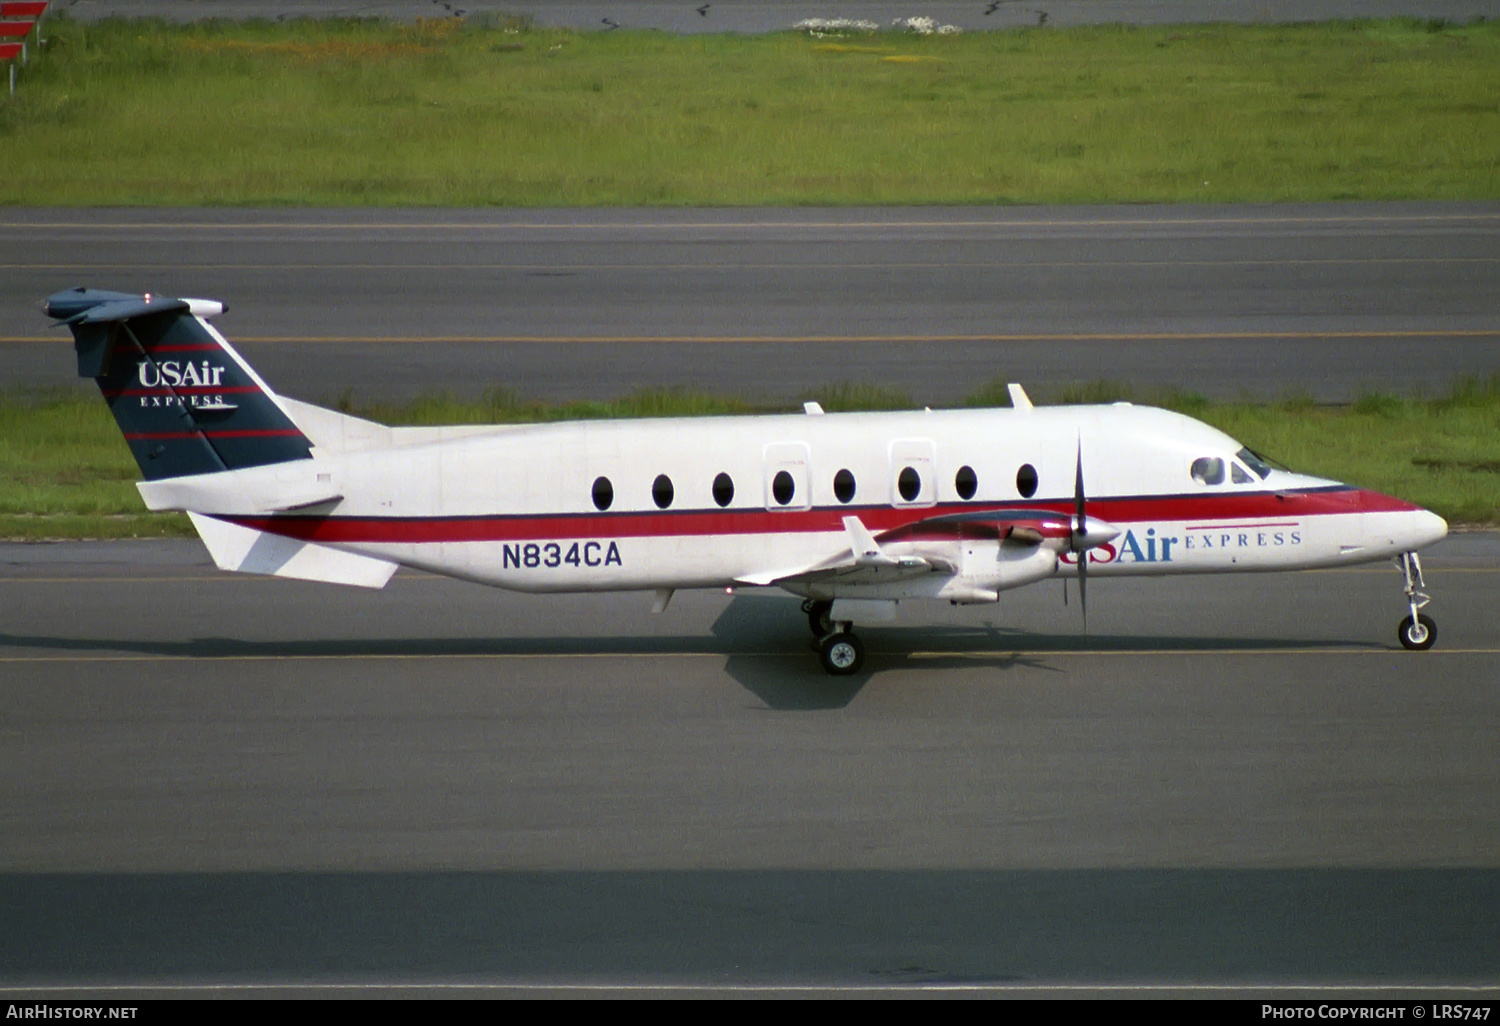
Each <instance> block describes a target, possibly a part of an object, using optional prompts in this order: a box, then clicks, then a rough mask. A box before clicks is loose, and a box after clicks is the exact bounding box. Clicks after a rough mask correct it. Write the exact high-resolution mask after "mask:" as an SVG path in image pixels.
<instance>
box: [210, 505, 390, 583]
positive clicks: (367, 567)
mask: <svg viewBox="0 0 1500 1026" xmlns="http://www.w3.org/2000/svg"><path fill="white" fill-rule="evenodd" d="M188 517H189V518H190V519H191V520H192V521H193V527H194V529H196V530H197V532H198V536H199V537H200V538H202V539H203V544H204V545H205V546H207V547H208V554H209V555H210V556H212V557H213V559H214V563H215V564H217V566H218V567H219V569H220V570H230V571H234V572H236V573H242V574H269V575H271V576H273V577H290V578H294V579H296V580H302V581H324V582H327V583H328V584H349V585H353V586H355V587H358V588H384V587H385V584H386V582H387V581H389V580H390V579H391V575H392V574H394V573H395V572H396V564H395V563H389V562H387V561H385V560H383V559H375V558H374V557H372V556H361V555H357V554H356V553H353V552H343V551H340V550H339V549H330V548H328V547H327V546H326V545H316V544H313V543H312V542H304V541H299V540H298V539H296V538H284V537H282V536H281V535H279V534H268V533H267V532H265V531H257V530H255V529H253V528H249V527H241V526H240V525H238V524H231V523H227V522H225V521H223V520H219V519H216V518H214V517H207V516H204V515H202V514H201V513H189V514H188Z"/></svg>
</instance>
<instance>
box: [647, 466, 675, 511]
mask: <svg viewBox="0 0 1500 1026" xmlns="http://www.w3.org/2000/svg"><path fill="white" fill-rule="evenodd" d="M672 494H673V492H672V479H671V478H670V477H668V476H667V475H666V474H658V475H656V480H655V481H653V482H652V484H651V499H652V501H653V502H655V503H656V508H657V509H666V508H667V507H668V506H670V505H672Z"/></svg>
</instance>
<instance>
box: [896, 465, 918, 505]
mask: <svg viewBox="0 0 1500 1026" xmlns="http://www.w3.org/2000/svg"><path fill="white" fill-rule="evenodd" d="M896 491H898V492H900V493H901V498H902V499H904V500H906V501H907V502H916V501H917V496H918V495H921V494H922V475H921V474H918V473H917V470H916V468H915V467H902V468H901V473H900V474H899V475H898V476H897V478H896Z"/></svg>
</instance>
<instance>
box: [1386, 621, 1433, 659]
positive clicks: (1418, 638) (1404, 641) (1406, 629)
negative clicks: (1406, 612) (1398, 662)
mask: <svg viewBox="0 0 1500 1026" xmlns="http://www.w3.org/2000/svg"><path fill="white" fill-rule="evenodd" d="M1396 636H1397V637H1399V638H1400V639H1401V647H1402V648H1409V649H1411V650H1412V651H1413V652H1425V651H1427V650H1428V649H1429V648H1431V647H1432V643H1433V642H1435V641H1437V624H1435V623H1433V622H1432V617H1430V616H1427V615H1425V614H1422V613H1419V614H1417V618H1416V619H1415V620H1413V619H1412V618H1411V617H1409V616H1408V617H1407V618H1406V619H1404V620H1402V621H1401V626H1400V627H1398V628H1397V629H1396Z"/></svg>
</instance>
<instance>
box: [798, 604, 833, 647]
mask: <svg viewBox="0 0 1500 1026" xmlns="http://www.w3.org/2000/svg"><path fill="white" fill-rule="evenodd" d="M802 611H803V612H804V613H806V614H807V625H808V626H809V627H811V628H812V632H813V637H815V638H826V637H827V636H828V635H830V634H832V633H833V603H832V602H826V601H824V600H822V599H808V600H807V601H806V602H804V603H802Z"/></svg>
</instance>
